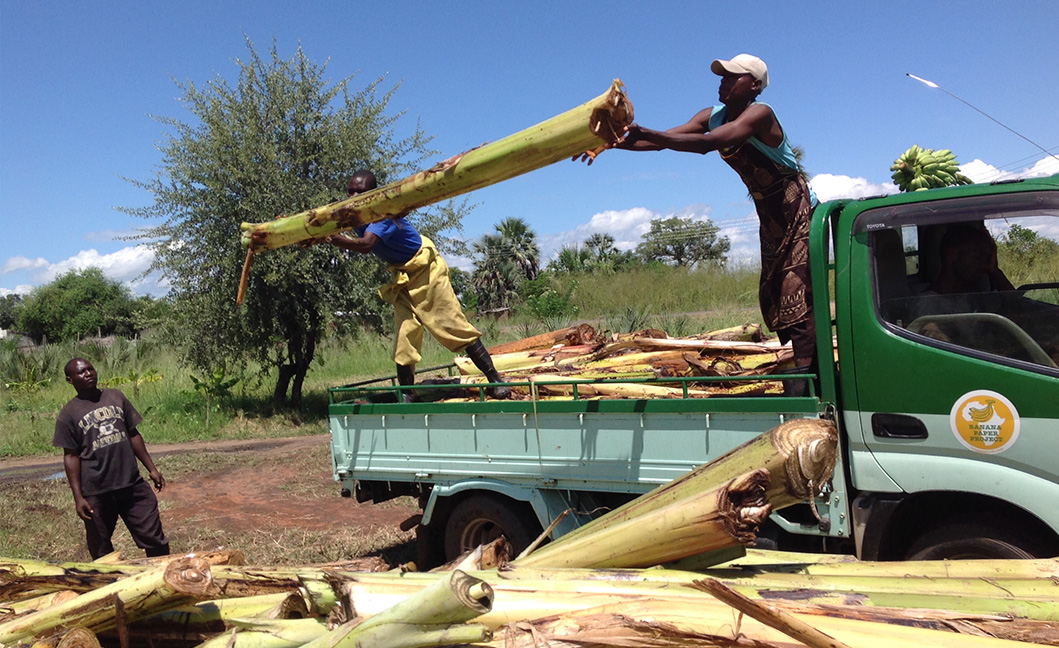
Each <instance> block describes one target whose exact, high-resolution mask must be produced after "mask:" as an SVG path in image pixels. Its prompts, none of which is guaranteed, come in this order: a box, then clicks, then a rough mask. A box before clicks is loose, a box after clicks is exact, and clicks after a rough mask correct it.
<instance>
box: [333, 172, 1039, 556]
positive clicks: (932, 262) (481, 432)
mask: <svg viewBox="0 0 1059 648" xmlns="http://www.w3.org/2000/svg"><path fill="white" fill-rule="evenodd" d="M1016 228H1018V229H1016ZM957 230H962V231H964V232H966V231H967V230H975V231H977V232H978V233H979V234H981V233H982V232H983V231H984V232H988V233H990V235H991V236H992V237H993V238H995V237H998V236H1002V235H1008V239H1009V240H1010V239H1012V238H1013V237H1012V236H1011V235H1013V234H1019V235H1021V238H1026V234H1027V233H1028V234H1029V238H1030V239H1037V240H1038V242H1041V241H1042V240H1043V243H1045V244H1046V245H1043V246H1040V249H1045V250H1052V251H1053V252H1052V253H1051V254H1049V255H1046V256H1047V257H1048V258H1034V259H1031V260H1029V261H1027V264H1029V265H1028V267H1030V268H1031V269H1032V270H1033V272H1035V273H1036V276H1035V277H1034V279H1033V282H1032V283H1029V284H1027V285H1021V286H1019V287H1018V288H1017V289H1012V288H1013V287H1012V286H1008V287H1007V288H1008V289H1006V290H998V289H997V286H993V285H989V281H988V279H987V278H983V277H982V276H977V277H965V279H966V282H965V284H964V286H965V288H963V290H962V292H959V293H957V294H952V293H950V292H946V291H945V290H943V289H942V287H941V283H943V282H942V281H941V279H940V278H941V277H943V276H951V273H952V271H953V270H952V264H954V263H956V262H957V261H960V262H962V261H965V259H959V258H957V257H958V256H959V255H958V254H957V253H956V252H953V251H952V250H953V244H952V243H951V239H952V238H954V236H955V232H956V231H957ZM946 234H949V235H950V236H949V237H948V240H949V242H947V238H946ZM993 238H988V237H987V238H986V240H987V241H989V244H990V245H992V244H993V243H992V241H993ZM1057 240H1059V175H1056V176H1052V177H1048V178H1040V179H1033V180H1023V181H1016V182H1005V183H994V184H988V185H986V184H981V185H967V186H962V187H952V188H944V189H934V190H928V191H917V192H913V193H906V194H899V195H891V196H881V197H874V198H866V199H861V200H838V201H833V202H828V203H824V204H822V205H820V206H819V207H818V208H817V209H816V211H815V212H814V215H813V222H812V230H811V234H810V242H811V252H810V254H811V263H812V281H813V284H814V294H815V305H814V309H815V312H814V315H815V318H816V322H817V335H818V342H819V344H818V348H819V349H820V350H821V351H820V353H819V358H818V362H817V365H818V366H817V369H816V370H815V371H814V373H813V374H811V380H809V382H810V389H809V394H808V395H807V396H798V397H794V396H757V397H715V398H714V397H711V398H705V399H703V398H685V399H680V398H677V399H614V400H599V399H583V398H578V397H576V395H575V397H574V398H572V399H569V400H562V401H558V400H538V399H530V400H512V401H491V400H486V399H484V398H482V399H480V400H478V401H476V402H459V403H445V402H433V403H431V402H418V403H403V402H400V400H401V399H400V398H390V399H389V400H396V401H398V402H381V401H385V400H387V399H386V398H385V396H386V394H387V393H388V394H390V395H391V396H392V395H393V394H394V392H395V390H397V389H399V388H395V387H393V386H391V385H392V382H390V381H387V380H381V381H378V382H376V383H373V384H359V385H355V386H348V387H341V388H334V389H332V390H331V392H330V397H331V403H330V427H331V438H332V446H331V450H332V460H333V470H334V477H335V479H336V480H337V481H340V482H341V484H342V488H343V495H347V496H354V497H356V498H357V500H358V501H374V502H381V501H386V500H388V499H391V498H394V497H397V496H402V495H412V496H415V497H417V498H418V500H419V503H420V506H421V508H422V515H421V517H418V518H413V519H412V520H410V522H409V524H416V525H417V527H416V528H417V535H418V538H419V541H420V542H419V548H420V560H423V561H426V562H430V563H436V562H438V561H440V560H443V559H449V558H452V557H454V556H456V555H458V554H459V553H460V552H461V551H463V550H465V549H468V548H470V547H472V546H474V545H476V544H478V543H479V542H482V541H487V540H489V539H492V538H493V537H495V536H496V535H498V534H500V533H503V534H504V535H505V536H506V537H507V538H508V540H509V541H511V542H512V543H513V545H514V546H515V548H516V549H518V548H521V547H524V546H526V545H527V544H528V543H529V542H531V540H532V539H533V538H535V537H536V536H537V535H538V534H539V533H540V532H541V530H542V529H543V528H547V527H548V525H549V524H551V523H552V522H553V521H554V520H557V519H558V520H559V522H558V524H557V525H555V527H554V530H553V535H554V536H558V535H562V534H563V533H567V532H569V531H570V530H572V529H574V528H576V527H577V526H579V525H581V524H583V523H585V521H587V520H589V519H591V518H592V517H593V516H595V515H598V514H599V513H600V512H602V511H606V510H608V509H609V508H611V507H614V506H617V505H620V504H621V503H624V502H625V501H628V500H629V499H631V498H633V497H635V496H637V495H639V494H642V493H645V492H647V491H649V490H651V489H653V488H655V487H657V486H658V485H660V484H663V483H666V482H668V481H670V480H672V479H674V478H676V477H678V476H680V475H682V474H684V473H685V472H687V471H689V470H691V469H693V468H695V467H696V466H699V465H701V464H703V463H706V462H707V461H709V460H711V459H713V458H715V457H718V456H720V455H721V454H723V453H725V452H727V451H728V450H730V449H732V448H734V447H736V446H738V445H740V444H742V443H744V442H746V441H748V440H750V439H753V438H754V437H756V436H757V435H759V434H761V433H762V432H764V431H766V430H769V429H770V428H772V427H774V426H776V425H778V424H780V423H782V422H784V421H786V420H790V419H792V418H799V417H826V418H829V419H833V420H834V421H835V422H836V424H837V426H838V428H839V431H840V441H839V443H840V448H839V461H838V466H837V468H836V470H835V474H834V477H833V479H832V481H831V482H830V483H829V484H826V486H825V488H824V489H823V491H822V492H821V493H820V495H819V497H817V498H816V500H815V502H813V504H815V506H810V505H808V504H806V505H799V506H793V507H788V508H785V509H783V510H780V511H777V512H775V513H774V514H773V515H772V517H771V519H770V522H769V524H768V525H767V526H766V528H763V529H762V532H761V534H760V536H759V540H758V542H759V543H760V544H762V545H764V546H772V547H778V548H781V549H792V550H802V551H805V550H813V551H834V552H847V553H854V554H855V555H857V556H859V557H860V558H862V559H871V560H898V559H942V558H968V557H999V558H1017V557H1023V558H1024V557H1030V556H1035V557H1043V556H1054V555H1059V368H1057V366H1056V362H1057V361H1059V271H1057V268H1059V259H1057V258H1054V257H1056V256H1059V255H1056V254H1055V252H1054V250H1055V249H1056V247H1055V245H1052V244H1051V243H1053V242H1055V241H1057ZM993 258H995V256H994V257H993ZM979 261H980V260H979ZM994 270H995V268H994ZM1001 270H1003V269H1002V268H1001ZM969 285H973V286H974V287H973V288H967V287H966V286H969ZM788 378H791V377H790V376H788ZM669 380H678V381H679V380H682V379H669ZM688 380H703V379H702V378H695V379H688ZM420 389H428V388H426V387H422V388H420ZM565 511H570V512H571V513H570V514H566V515H565V516H564V515H563V513H564V512H565Z"/></svg>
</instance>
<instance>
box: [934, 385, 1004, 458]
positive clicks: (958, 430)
mask: <svg viewBox="0 0 1059 648" xmlns="http://www.w3.org/2000/svg"><path fill="white" fill-rule="evenodd" d="M949 423H950V425H951V427H952V433H953V434H954V435H955V436H956V440H957V441H959V442H960V444H961V445H962V446H963V447H965V448H967V449H968V450H971V451H973V452H979V453H984V454H997V453H1000V452H1004V451H1005V450H1007V449H1009V448H1011V447H1012V446H1013V445H1014V444H1015V440H1016V439H1017V438H1018V435H1019V427H1020V418H1019V413H1018V410H1016V409H1015V405H1014V404H1012V402H1011V401H1010V400H1008V399H1007V398H1006V397H1004V396H1003V395H1001V394H998V393H996V392H993V391H989V390H986V389H980V390H976V391H972V392H968V393H966V394H964V395H963V396H961V397H960V398H958V399H957V400H956V402H955V403H954V404H953V406H952V411H951V412H950V414H949Z"/></svg>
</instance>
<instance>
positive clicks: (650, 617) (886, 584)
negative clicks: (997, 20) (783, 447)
mask: <svg viewBox="0 0 1059 648" xmlns="http://www.w3.org/2000/svg"><path fill="white" fill-rule="evenodd" d="M17 564H18V563H17V562H15V561H4V567H3V569H4V570H5V571H6V572H10V571H12V570H17V567H16V565H17ZM93 567H94V564H92V563H88V564H82V565H67V566H66V569H69V570H72V571H77V572H78V573H90V572H91V570H92V568H93ZM122 567H123V569H122V570H121V571H112V572H108V573H109V574H110V578H111V579H112V580H111V583H109V584H108V585H105V586H100V587H99V588H97V589H96V590H86V591H82V592H76V591H71V590H56V592H63V591H65V592H68V596H69V597H71V598H70V599H69V600H68V601H67V602H66V603H52V604H45V603H43V602H42V603H41V605H42V607H41V609H40V610H38V611H37V612H25V611H23V612H21V613H12V612H9V611H8V610H9V609H10V607H11V606H12V604H13V602H12V601H7V602H5V603H4V604H3V606H2V607H0V619H2V620H0V645H4V646H40V647H45V646H64V647H71V646H73V647H83V646H100V645H101V642H102V645H107V646H119V645H130V646H148V645H150V646H154V647H156V648H169V647H184V646H203V647H211V648H212V647H227V646H230V647H255V648H259V647H291V646H358V645H359V646H367V645H371V646H379V647H385V648H396V647H410V646H443V645H453V644H455V645H473V646H496V647H497V648H500V647H505V648H506V647H508V646H516V647H522V646H525V647H526V648H535V647H538V646H570V647H573V646H580V647H584V646H655V647H668V646H673V647H677V646H681V647H683V646H725V647H728V646H756V647H758V648H764V647H784V648H787V647H795V646H830V647H840V646H880V647H882V646H886V647H892V646H902V647H905V646H911V647H916V646H922V647H929V648H947V647H950V646H951V647H957V646H959V647H961V648H975V647H979V646H980V647H982V648H1004V647H1010V648H1015V647H1017V646H1030V645H1051V646H1056V645H1059V595H1057V594H1056V589H1057V587H1059V586H1057V584H1056V579H1057V578H1059V560H1056V559H1045V560H996V561H993V560H984V561H983V560H978V561H957V562H893V563H869V562H859V561H856V560H844V561H832V560H831V559H830V558H829V557H827V556H820V555H803V554H786V553H784V552H767V551H759V550H754V549H749V550H747V553H746V555H745V556H744V557H742V558H739V559H736V560H733V561H730V562H727V563H723V564H721V565H718V566H715V567H713V568H709V569H704V570H698V571H681V570H678V569H672V568H651V569H632V568H625V569H598V568H597V569H585V568H552V567H526V566H522V565H520V564H518V563H515V564H513V565H508V566H505V567H502V568H499V569H495V568H494V569H482V570H477V569H473V567H474V566H473V565H472V566H470V567H469V569H468V571H464V570H462V569H459V570H455V571H450V572H442V573H437V572H422V573H421V572H411V571H404V570H401V569H396V570H393V571H388V572H375V573H372V572H356V571H346V570H341V569H336V568H333V567H321V566H302V567H288V568H281V567H248V566H231V565H229V566H211V567H210V570H212V572H211V573H210V572H207V573H210V576H209V580H210V581H211V582H212V586H211V587H209V588H208V589H207V590H206V592H204V593H202V594H199V595H197V597H198V600H197V601H190V600H189V599H188V598H185V597H176V598H170V594H169V593H168V592H164V593H159V594H156V595H155V596H154V597H153V601H152V603H151V607H149V608H144V607H140V606H141V603H138V601H139V602H142V601H144V600H145V599H146V596H144V594H143V593H142V592H141V591H140V588H139V585H142V583H143V581H144V580H145V579H146V578H149V577H146V576H144V575H145V574H154V573H155V572H156V571H157V570H158V569H159V568H158V567H147V568H144V567H142V566H137V565H123V566H122ZM161 569H163V570H164V569H165V567H161ZM5 578H9V576H5ZM136 583H139V585H136ZM229 585H235V587H233V588H231V589H229ZM56 587H62V585H61V584H59V585H56ZM107 588H109V589H107ZM253 588H256V589H257V590H259V591H261V592H263V593H258V594H251V593H250V592H251V591H253ZM102 590H106V592H102V593H101V591H102ZM44 596H49V595H39V596H37V597H35V598H37V599H39V598H41V597H44ZM79 599H83V600H84V604H83V605H81V604H79V605H77V607H76V608H75V607H74V606H73V605H72V604H73V603H74V602H77V601H79ZM108 599H109V603H108V604H107V605H99V604H97V603H95V602H96V601H100V600H108ZM29 600H30V601H32V600H34V599H29ZM20 602H22V603H25V602H27V601H26V600H22V601H20ZM53 607H54V608H58V609H56V610H51V608H53ZM130 608H135V609H134V610H130ZM23 609H25V608H23ZM75 609H76V610H84V611H86V612H85V613H80V614H77V615H74V613H73V611H74V610H75ZM88 610H99V611H101V613H100V614H98V616H95V617H93V616H90V615H88V614H87V611H88ZM42 613H43V614H45V615H46V617H47V619H48V620H47V622H45V620H44V617H41V616H34V615H40V614H42ZM358 628H359V630H358ZM122 641H124V642H125V643H124V644H123V643H122Z"/></svg>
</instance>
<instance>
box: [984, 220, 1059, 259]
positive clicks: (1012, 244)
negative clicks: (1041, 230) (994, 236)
mask: <svg viewBox="0 0 1059 648" xmlns="http://www.w3.org/2000/svg"><path fill="white" fill-rule="evenodd" d="M998 247H999V249H1000V250H1001V251H1002V252H1005V253H1007V254H1009V255H1010V256H1011V257H1012V258H1013V259H1015V260H1017V261H1019V262H1020V263H1024V264H1025V265H1033V263H1034V261H1036V260H1044V259H1054V258H1055V257H1056V256H1057V255H1059V243H1056V242H1055V241H1053V240H1052V239H1050V238H1045V237H1043V236H1041V235H1040V234H1038V233H1037V232H1035V231H1033V230H1031V229H1030V228H1028V227H1023V226H1022V225H1019V224H1018V223H1014V224H1012V225H1011V227H1010V228H1009V229H1008V231H1007V232H1005V233H1004V235H1003V236H1001V237H1000V244H999V246H998Z"/></svg>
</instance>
